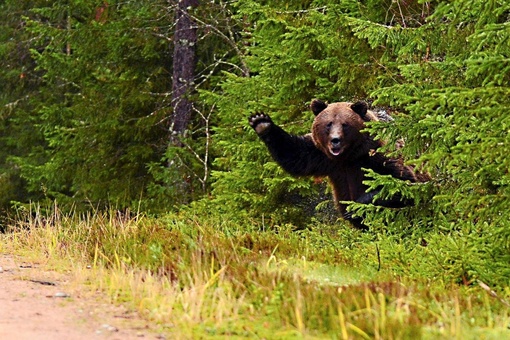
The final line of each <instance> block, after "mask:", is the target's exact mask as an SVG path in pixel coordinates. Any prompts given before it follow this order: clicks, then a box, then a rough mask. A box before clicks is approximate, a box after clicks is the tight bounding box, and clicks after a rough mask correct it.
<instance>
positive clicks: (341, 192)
mask: <svg viewBox="0 0 510 340" xmlns="http://www.w3.org/2000/svg"><path fill="white" fill-rule="evenodd" d="M310 107H311V109H312V112H313V113H314V114H315V120H314V122H313V126H312V132H311V133H309V134H306V135H304V136H294V135H290V134H289V133H287V132H285V131H284V130H283V129H282V128H281V127H279V126H278V125H276V124H274V123H273V121H272V120H271V118H270V117H269V116H268V115H266V114H264V113H256V114H254V115H252V116H251V117H250V118H249V124H250V125H251V127H253V129H254V130H255V132H256V133H257V135H258V136H259V137H260V138H261V139H262V140H263V141H264V143H265V144H266V146H267V148H268V149H269V152H270V153H271V155H272V157H273V159H274V160H275V161H276V162H277V163H278V164H279V165H280V166H281V167H282V168H283V169H284V170H285V171H287V172H288V173H290V174H291V175H293V176H316V177H328V178H329V181H330V184H331V186H332V188H333V197H334V200H335V205H336V206H337V208H338V209H339V210H340V212H341V213H342V215H343V217H344V218H346V219H348V220H349V221H350V222H351V223H352V224H353V225H354V226H355V227H356V228H359V229H365V228H366V227H365V226H364V225H363V223H362V220H361V219H359V218H353V217H352V215H350V214H348V213H347V212H346V205H345V204H344V203H341V202H343V201H355V202H358V203H365V204H366V203H373V204H376V205H381V206H387V207H403V206H405V205H409V204H412V202H408V201H404V200H402V199H400V198H399V197H394V198H392V199H389V200H376V201H374V196H375V195H376V194H377V193H378V190H376V191H371V192H366V190H367V186H366V185H365V184H363V181H364V179H365V173H364V171H363V170H362V168H367V169H372V170H374V171H375V172H377V173H379V174H382V175H391V176H393V177H396V178H399V179H402V180H407V181H410V182H424V181H427V180H428V177H427V176H426V175H423V174H419V173H417V172H415V171H414V169H413V168H412V167H410V166H406V165H404V163H403V161H402V160H401V159H394V158H388V157H386V156H385V155H383V154H382V153H380V152H377V151H376V150H377V149H378V148H379V147H380V146H381V145H382V142H380V141H376V140H374V139H373V138H372V137H371V136H370V135H369V134H368V133H367V132H362V130H363V129H364V128H365V122H368V121H377V120H378V117H377V116H376V115H375V114H374V113H373V112H372V111H369V110H368V106H367V104H366V103H365V102H357V103H354V104H353V103H347V102H341V103H331V104H329V105H328V104H326V103H325V102H323V101H320V100H317V99H315V100H313V101H312V103H311V105H310Z"/></svg>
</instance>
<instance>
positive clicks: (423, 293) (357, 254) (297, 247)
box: [0, 209, 510, 339]
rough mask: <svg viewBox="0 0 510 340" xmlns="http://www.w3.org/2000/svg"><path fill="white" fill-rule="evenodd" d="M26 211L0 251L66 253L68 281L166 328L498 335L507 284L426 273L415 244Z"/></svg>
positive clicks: (209, 333) (345, 234)
mask: <svg viewBox="0 0 510 340" xmlns="http://www.w3.org/2000/svg"><path fill="white" fill-rule="evenodd" d="M30 216H35V217H30V218H19V219H18V220H16V221H13V223H12V225H11V227H10V229H11V231H10V232H8V233H6V234H4V235H2V236H1V243H0V251H1V252H10V253H15V254H20V255H23V256H28V257H31V258H34V259H39V261H40V262H44V263H46V265H47V266H49V267H52V266H54V267H55V269H57V267H60V266H61V264H62V263H63V262H64V263H67V264H68V265H67V267H68V268H69V267H71V268H73V275H74V278H75V280H76V284H79V285H83V286H84V287H89V289H90V290H100V291H103V292H104V293H106V294H107V296H108V297H109V298H110V299H111V302H112V303H116V304H124V305H126V306H128V307H129V308H132V309H134V310H137V311H138V312H139V313H140V314H141V315H142V316H143V317H144V318H146V319H147V320H150V321H151V322H152V323H154V324H155V325H157V327H159V328H160V329H161V331H162V333H163V334H166V335H167V336H168V338H222V337H225V336H228V337H229V338H266V339H286V338H306V339H315V338H317V339H318V338H339V339H417V338H423V339H437V338H445V339H450V338H451V339H453V338H456V339H479V338H484V339H492V338H493V339H501V338H505V337H508V336H510V330H509V329H508V328H507V327H508V326H509V325H510V317H509V309H508V308H507V307H506V305H505V299H506V295H508V288H502V289H500V290H498V292H493V295H494V294H497V295H498V297H494V296H491V293H490V292H489V288H488V287H485V289H484V288H483V287H482V286H480V285H479V284H474V283H473V284H469V285H463V284H458V283H455V282H453V281H454V280H451V278H449V277H446V276H445V277H441V276H439V275H437V273H432V272H430V270H429V269H427V268H429V266H425V265H423V264H425V263H427V261H428V258H429V257H428V256H427V252H429V250H428V249H427V247H420V246H418V245H417V246H416V247H413V248H412V249H414V250H413V251H414V252H413V251H410V250H409V249H411V248H406V247H405V246H404V245H401V244H400V245H399V244H398V243H396V242H395V240H392V239H390V238H383V239H381V238H380V239H378V240H377V242H376V241H374V238H373V235H370V234H369V233H365V234H363V233H358V232H356V231H353V230H351V229H348V228H347V227H342V226H335V228H332V227H327V226H317V228H315V229H314V230H304V231H299V232H296V231H292V230H291V229H290V228H289V227H278V228H274V229H272V230H264V228H259V227H256V228H255V227H254V226H253V223H252V226H251V227H250V226H249V225H248V223H247V225H243V226H240V225H239V224H236V223H233V222H230V221H229V220H228V219H227V218H222V217H221V216H197V215H195V214H193V213H190V212H185V213H182V214H180V215H169V216H166V217H162V218H158V219H155V218H149V217H144V216H140V215H129V214H120V213H115V212H113V213H111V214H90V215H86V216H77V215H72V214H71V215H65V214H62V213H60V212H58V210H56V209H55V210H54V211H53V212H52V213H50V214H48V216H44V217H42V216H41V214H39V213H35V214H30ZM250 228H251V229H252V230H250ZM376 245H377V246H376ZM434 256H435V257H437V256H438V254H434ZM41 259H43V260H42V261H41ZM379 267H380V268H379ZM420 267H423V272H420ZM378 269H379V270H378ZM430 275H433V276H430ZM505 294H506V295H505Z"/></svg>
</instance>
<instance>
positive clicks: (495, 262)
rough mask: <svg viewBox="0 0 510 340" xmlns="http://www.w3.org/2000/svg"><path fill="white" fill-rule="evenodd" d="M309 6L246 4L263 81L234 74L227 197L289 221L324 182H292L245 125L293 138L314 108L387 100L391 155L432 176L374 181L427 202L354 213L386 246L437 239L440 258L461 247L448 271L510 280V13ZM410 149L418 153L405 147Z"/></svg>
mask: <svg viewBox="0 0 510 340" xmlns="http://www.w3.org/2000/svg"><path fill="white" fill-rule="evenodd" d="M300 5H301V4H295V5H287V4H286V5H279V4H278V3H272V6H269V5H266V4H265V3H257V4H255V3H254V2H251V1H242V2H239V4H238V6H239V8H240V13H241V14H242V15H243V16H244V18H246V19H247V20H248V21H249V22H253V30H252V31H250V32H249V34H248V36H249V37H250V43H251V45H250V46H249V47H248V50H249V52H250V57H249V59H248V62H249V66H250V70H251V72H252V76H251V77H250V78H236V77H232V76H229V77H228V78H227V79H226V80H225V82H224V83H223V87H222V90H223V98H222V100H220V101H219V103H218V110H219V113H220V117H221V118H222V120H221V121H220V122H219V123H220V126H219V127H218V128H217V130H215V131H216V135H215V138H216V140H217V141H218V143H217V145H218V146H221V150H222V151H223V155H222V156H221V157H218V158H217V159H216V163H215V164H216V166H217V171H216V172H215V173H214V180H215V181H214V183H213V194H214V197H215V198H216V199H217V200H218V201H219V202H221V203H222V204H224V205H226V204H229V203H230V206H232V207H233V208H234V210H238V209H249V210H250V212H251V213H252V214H253V215H255V216H256V215H258V216H261V215H264V216H266V217H267V216H268V214H269V216H271V217H273V216H275V215H276V216H275V217H274V218H275V220H278V217H280V216H282V213H281V210H279V209H281V207H282V205H283V206H285V204H286V203H285V200H282V195H279V194H280V193H284V196H285V195H286V196H287V197H289V196H291V195H292V194H293V193H294V192H296V190H297V192H298V193H299V194H301V195H305V196H306V195H317V193H316V192H317V191H316V188H315V186H314V185H313V183H312V182H311V181H309V180H296V179H293V178H290V177H288V176H287V175H285V174H283V173H282V171H281V169H279V168H278V167H277V166H275V165H274V163H272V161H271V160H270V158H269V155H268V153H267V151H265V149H264V146H263V144H262V143H261V142H260V141H257V139H256V137H255V134H254V133H252V132H251V131H249V128H248V127H247V124H246V123H245V119H246V117H248V116H249V114H250V113H252V112H255V111H264V112H266V113H268V114H270V115H271V116H272V118H273V119H274V121H275V122H277V123H278V124H280V125H282V126H283V127H284V128H285V129H286V130H288V131H290V132H293V133H300V134H303V133H306V132H307V131H308V130H309V127H310V125H311V120H312V117H311V114H309V115H308V116H306V114H304V113H303V112H304V111H306V104H307V103H308V102H309V101H310V99H312V98H314V97H320V98H323V99H326V100H329V101H337V100H339V99H340V100H353V99H357V98H363V99H367V98H368V99H374V100H375V102H374V103H375V105H379V106H382V107H386V108H387V109H389V110H390V112H391V113H393V115H394V117H395V118H396V119H395V121H394V122H392V123H384V124H383V123H380V124H371V126H370V128H369V129H370V131H371V132H372V133H373V134H375V135H377V136H379V137H380V138H381V139H384V140H386V141H387V145H386V147H385V148H384V151H386V152H388V153H389V154H390V155H393V156H395V157H403V158H404V159H405V160H406V161H407V162H408V163H410V164H413V165H414V166H416V168H417V169H418V170H419V171H422V172H428V173H429V174H430V175H431V177H432V180H431V181H430V182H429V183H427V184H419V185H409V183H403V182H401V181H396V180H393V179H392V178H388V177H385V176H378V175H376V174H371V176H372V177H373V180H372V181H370V182H369V185H371V186H372V187H373V188H378V187H380V186H382V187H383V191H382V192H381V194H380V195H381V196H382V197H384V196H386V195H392V194H394V193H399V194H400V195H402V196H404V197H410V198H413V199H414V200H415V202H416V204H415V206H413V207H409V208H405V209H398V210H397V209H385V208H381V207H374V206H371V205H368V206H367V205H355V204H353V205H352V207H351V209H352V211H354V212H355V213H356V214H359V215H362V216H364V218H365V221H366V222H367V224H369V225H370V226H371V227H372V231H373V232H375V233H377V234H380V235H382V236H384V235H391V236H392V237H393V238H395V239H399V238H403V237H406V238H410V239H411V240H413V241H412V242H411V244H417V243H419V242H420V241H419V240H420V239H423V240H430V239H433V240H435V241H434V242H430V243H428V244H429V247H430V248H431V251H433V252H434V251H439V250H438V249H441V248H442V247H444V248H445V249H449V250H448V260H447V262H448V263H446V264H443V266H442V267H441V270H443V271H447V272H450V273H454V272H455V273H457V274H456V275H459V277H463V278H464V279H465V280H467V281H470V280H475V279H476V278H479V277H482V276H483V279H485V280H490V281H493V282H498V283H504V282H505V279H504V277H505V275H506V274H502V270H501V269H502V268H503V267H504V265H505V263H507V262H508V255H507V254H508V253H509V250H510V249H509V248H508V245H509V243H508V239H509V236H510V234H509V231H510V229H508V221H509V220H510V215H509V212H508V209H507V207H508V201H509V199H510V197H509V193H510V191H509V185H508V184H509V177H508V176H509V171H508V169H509V168H510V164H509V162H510V161H509V160H510V157H508V152H507V150H506V148H505V146H506V145H510V140H509V137H508V135H509V134H508V131H509V130H508V129H509V127H508V119H507V118H506V115H505V112H506V110H505V109H506V107H508V104H509V103H508V83H509V79H508V74H509V73H508V70H509V63H508V58H509V56H510V49H509V47H510V46H509V41H510V40H509V33H508V32H509V30H508V20H509V19H508V12H509V10H510V8H509V5H508V4H507V3H506V2H504V1H488V2H486V1H463V0H458V1H448V2H447V1H440V2H406V3H403V2H400V1H397V2H391V3H389V2H387V3H384V6H381V2H379V1H369V2H366V3H364V4H363V5H362V4H360V3H357V4H354V3H353V2H349V1H347V2H342V4H339V5H338V4H335V5H333V4H330V3H329V2H328V1H325V2H319V1H317V2H313V3H312V4H310V5H309V6H308V7H307V8H303V7H300ZM293 6H295V7H293ZM246 130H248V131H246ZM241 133H242V134H243V137H242V138H240V137H239V134H241ZM402 140H403V141H404V142H405V147H404V148H402V149H395V147H394V146H395V145H396V144H401V141H402ZM301 183H302V184H301ZM275 193H276V195H275ZM291 205H293V206H294V207H296V204H291ZM271 211H273V212H274V214H271ZM443 240H449V241H448V242H446V243H445V242H444V241H443ZM436 241H437V242H436Z"/></svg>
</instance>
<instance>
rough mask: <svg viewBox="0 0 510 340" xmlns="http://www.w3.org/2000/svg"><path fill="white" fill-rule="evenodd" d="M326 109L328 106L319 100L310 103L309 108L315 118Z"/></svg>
mask: <svg viewBox="0 0 510 340" xmlns="http://www.w3.org/2000/svg"><path fill="white" fill-rule="evenodd" d="M327 107H328V104H326V103H324V102H323V101H322V100H319V99H314V100H312V102H311V103H310V108H311V109H312V112H313V114H314V115H316V116H317V115H318V114H319V113H321V112H322V111H323V110H324V109H325V108H327Z"/></svg>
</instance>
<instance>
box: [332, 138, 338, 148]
mask: <svg viewBox="0 0 510 340" xmlns="http://www.w3.org/2000/svg"><path fill="white" fill-rule="evenodd" d="M331 145H332V146H333V147H335V146H340V138H338V137H335V138H331Z"/></svg>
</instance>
